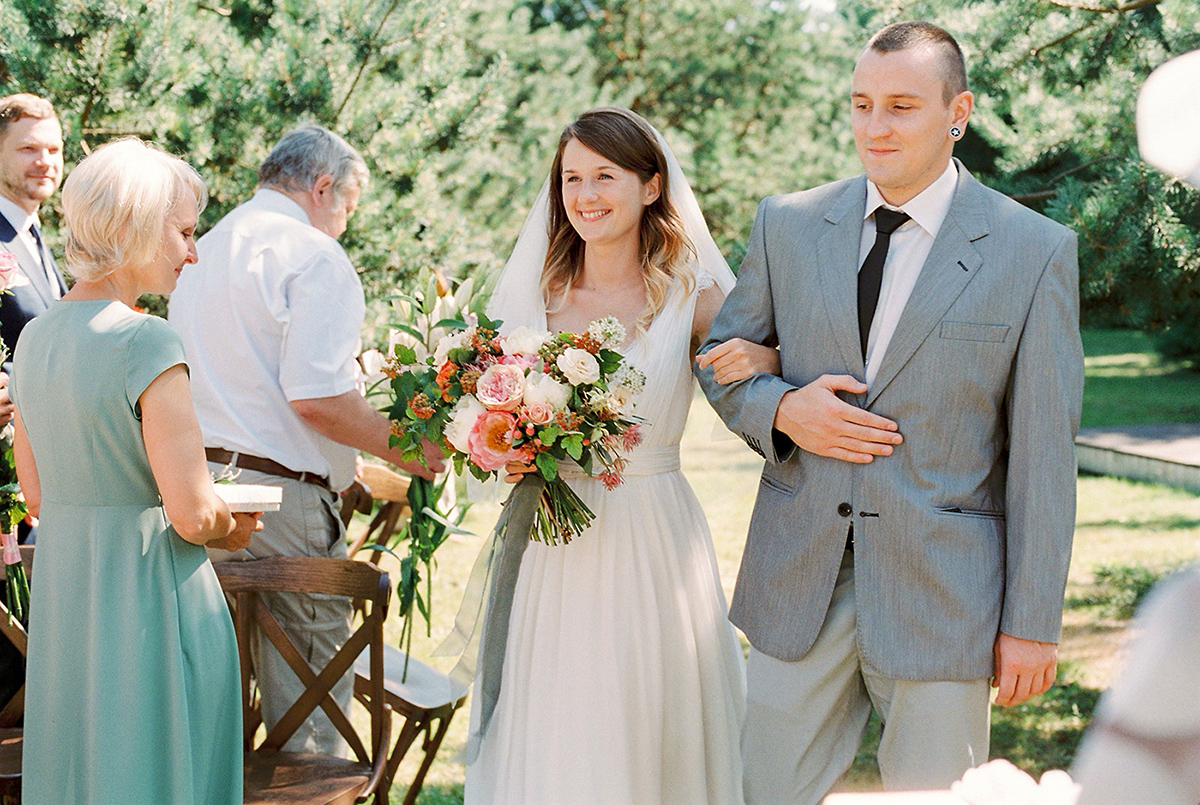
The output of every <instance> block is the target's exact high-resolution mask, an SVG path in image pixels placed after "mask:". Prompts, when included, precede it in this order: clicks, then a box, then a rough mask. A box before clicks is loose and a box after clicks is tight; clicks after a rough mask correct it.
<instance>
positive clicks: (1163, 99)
mask: <svg viewBox="0 0 1200 805" xmlns="http://www.w3.org/2000/svg"><path fill="white" fill-rule="evenodd" d="M1137 134H1138V149H1139V150H1140V151H1141V152H1142V156H1143V157H1144V158H1145V160H1146V161H1147V162H1149V163H1150V164H1151V165H1153V166H1154V167H1156V168H1158V169H1159V170H1161V171H1162V172H1163V173H1167V174H1170V175H1171V176H1175V177H1178V178H1180V179H1183V180H1184V181H1186V182H1188V183H1189V184H1191V185H1194V186H1196V187H1200V50H1194V51H1192V52H1191V53H1187V54H1185V55H1183V56H1179V57H1177V58H1174V59H1171V60H1170V61H1168V62H1166V63H1164V64H1162V65H1160V66H1159V67H1158V68H1157V69H1156V70H1155V71H1154V72H1153V73H1151V74H1150V77H1149V78H1147V79H1146V83H1145V84H1144V85H1143V86H1142V91H1141V93H1140V94H1139V95H1138V104H1137Z"/></svg>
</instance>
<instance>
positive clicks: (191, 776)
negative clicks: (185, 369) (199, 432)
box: [12, 301, 242, 805]
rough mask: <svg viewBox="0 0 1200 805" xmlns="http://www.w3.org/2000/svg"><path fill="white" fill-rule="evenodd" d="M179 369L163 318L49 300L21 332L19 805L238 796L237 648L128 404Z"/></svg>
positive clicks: (211, 578) (201, 803)
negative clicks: (29, 567)
mask: <svg viewBox="0 0 1200 805" xmlns="http://www.w3.org/2000/svg"><path fill="white" fill-rule="evenodd" d="M183 363H184V355H183V345H182V343H181V342H180V340H179V337H178V336H177V335H176V334H175V332H174V330H172V329H171V327H170V325H169V324H167V322H166V321H164V320H162V319H159V318H155V317H153V316H146V315H142V314H139V313H135V312H134V311H132V310H130V309H129V308H127V307H125V306H124V305H122V304H120V303H117V302H100V301H96V302H91V301H84V302H59V303H56V304H55V305H53V306H52V307H51V308H50V309H49V310H48V311H46V312H45V313H43V314H42V315H41V316H39V317H37V318H36V319H34V320H33V321H32V322H30V323H29V324H28V325H27V326H26V327H25V329H24V330H23V331H22V333H21V341H20V344H19V345H18V348H17V350H16V355H15V358H14V369H13V382H12V386H13V388H12V391H13V399H14V401H15V402H16V403H17V408H18V410H19V411H20V414H21V420H22V422H23V423H24V425H25V430H26V433H27V434H28V436H29V443H30V445H31V446H32V448H33V454H34V459H35V460H36V461H37V466H38V477H39V479H40V481H41V487H42V509H41V522H40V525H39V527H38V535H37V551H36V554H35V557H34V566H33V576H32V578H31V588H32V596H31V602H30V624H29V657H28V665H27V669H28V671H27V679H28V681H27V686H28V687H27V689H26V702H25V746H24V751H23V755H24V763H23V767H22V778H23V779H22V801H23V802H24V803H25V805H67V804H68V803H93V804H94V805H108V804H109V803H112V804H113V805H116V804H117V803H121V805H125V804H126V803H127V804H128V805H142V804H143V803H144V804H145V805H168V804H169V805H223V804H224V803H231V804H232V803H241V802H242V723H241V700H240V692H239V691H240V689H239V683H238V673H239V671H238V660H237V645H236V641H235V637H234V632H233V623H232V621H231V620H230V616H229V610H228V609H227V607H226V605H225V600H224V598H223V596H222V594H221V589H220V586H219V585H218V583H217V578H216V575H215V574H214V572H213V569H212V565H211V564H209V561H208V558H207V556H206V555H205V552H204V548H202V547H200V546H198V545H193V544H191V543H189V542H185V541H184V540H183V539H181V538H180V537H179V535H178V534H176V533H175V530H174V529H173V528H172V527H171V525H170V523H169V522H168V521H167V518H166V514H165V513H164V511H163V508H162V502H161V499H160V498H159V494H158V488H157V486H156V485H155V482H154V476H153V474H152V473H151V471H150V463H149V460H148V459H147V457H146V446H145V443H144V441H143V440H142V428H141V420H140V414H141V412H140V408H139V405H138V398H139V397H140V396H141V394H142V392H143V391H145V389H146V388H147V387H148V386H149V385H150V383H151V382H152V381H153V380H154V379H155V378H156V377H158V376H159V375H160V374H162V373H163V372H164V371H165V370H167V369H169V368H171V367H172V366H175V365H177V364H183Z"/></svg>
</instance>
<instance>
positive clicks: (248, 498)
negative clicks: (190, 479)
mask: <svg viewBox="0 0 1200 805" xmlns="http://www.w3.org/2000/svg"><path fill="white" fill-rule="evenodd" d="M213 489H214V490H216V493H217V497H219V498H221V500H223V501H225V502H226V503H227V504H228V505H229V511H231V512H274V511H279V504H280V503H281V502H282V501H283V488H282V487H278V486H263V485H261V484H225V483H214V484H213Z"/></svg>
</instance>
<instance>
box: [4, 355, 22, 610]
mask: <svg viewBox="0 0 1200 805" xmlns="http://www.w3.org/2000/svg"><path fill="white" fill-rule="evenodd" d="M7 352H8V350H7V349H5V348H4V344H3V342H0V360H2V359H3V357H4V355H6V354H7ZM28 513H29V510H28V509H27V508H26V507H25V500H24V499H23V498H22V497H21V485H20V484H19V483H18V482H17V465H16V461H15V460H14V459H13V429H12V425H7V426H5V428H4V429H3V430H0V534H3V535H4V537H3V542H4V559H3V561H4V581H5V585H4V590H5V598H6V599H7V600H6V603H7V606H8V617H9V619H10V620H11V619H13V618H16V619H17V620H19V621H21V622H22V623H28V622H29V579H28V578H26V576H25V565H24V564H22V563H21V552H20V550H19V549H18V548H17V534H16V531H17V524H18V523H20V522H21V521H22V520H24V519H25V515H27V514H28Z"/></svg>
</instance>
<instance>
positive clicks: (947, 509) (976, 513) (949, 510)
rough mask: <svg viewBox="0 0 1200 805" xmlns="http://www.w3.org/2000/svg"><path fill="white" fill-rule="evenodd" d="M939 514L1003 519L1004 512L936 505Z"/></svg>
mask: <svg viewBox="0 0 1200 805" xmlns="http://www.w3.org/2000/svg"><path fill="white" fill-rule="evenodd" d="M933 508H934V509H935V510H936V511H937V513H938V514H953V515H957V516H959V517H979V518H982V519H984V520H1003V519H1004V512H993V511H987V510H986V509H964V508H961V507H959V506H934V507H933Z"/></svg>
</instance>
